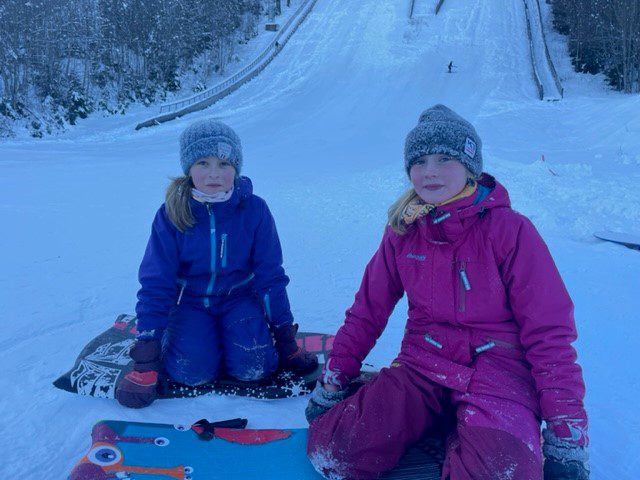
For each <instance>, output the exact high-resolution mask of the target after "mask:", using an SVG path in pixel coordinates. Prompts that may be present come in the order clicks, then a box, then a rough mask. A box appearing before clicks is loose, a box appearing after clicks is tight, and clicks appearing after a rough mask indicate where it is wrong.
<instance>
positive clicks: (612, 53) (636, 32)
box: [550, 0, 640, 93]
mask: <svg viewBox="0 0 640 480" xmlns="http://www.w3.org/2000/svg"><path fill="white" fill-rule="evenodd" d="M550 3H551V4H552V5H553V11H554V14H555V23H556V27H557V28H558V30H559V31H560V32H561V33H564V34H566V35H568V36H569V48H570V53H571V56H572V57H573V63H574V66H575V68H576V69H577V70H578V71H583V72H591V73H597V72H604V73H605V74H606V75H607V77H608V78H609V81H610V82H611V84H612V85H613V86H614V87H615V88H617V89H618V90H622V91H624V92H627V93H632V92H640V1H639V0H551V2H550Z"/></svg>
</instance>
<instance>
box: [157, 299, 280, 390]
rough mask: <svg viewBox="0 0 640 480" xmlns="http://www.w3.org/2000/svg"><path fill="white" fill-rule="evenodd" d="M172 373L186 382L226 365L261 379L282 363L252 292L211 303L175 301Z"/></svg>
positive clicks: (166, 351)
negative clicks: (248, 294) (176, 302)
mask: <svg viewBox="0 0 640 480" xmlns="http://www.w3.org/2000/svg"><path fill="white" fill-rule="evenodd" d="M162 343H163V363H164V368H165V371H166V373H167V374H168V375H169V377H170V378H171V379H172V380H174V381H176V382H179V383H184V384H186V385H193V386H195V385H201V384H203V383H207V382H210V381H212V380H215V379H216V378H217V377H218V376H219V375H220V373H221V371H222V369H223V368H224V371H225V373H226V374H227V375H229V376H231V377H234V378H236V379H238V380H243V381H251V380H260V379H263V378H266V377H268V376H270V375H271V374H273V373H274V372H275V371H276V369H277V368H278V354H277V352H276V350H275V348H274V346H273V340H272V338H271V333H270V331H269V326H268V324H267V320H266V318H265V314H264V311H263V309H262V307H261V305H260V304H259V303H258V301H257V300H256V299H255V298H253V297H249V296H239V297H233V298H229V297H225V298H224V301H218V302H215V301H214V302H212V305H211V306H210V307H209V308H205V307H204V306H201V305H198V304H197V303H195V302H186V303H181V304H179V305H176V306H175V307H174V309H173V310H172V312H171V315H170V319H169V325H168V326H167V329H166V331H165V334H164V338H163V342H162Z"/></svg>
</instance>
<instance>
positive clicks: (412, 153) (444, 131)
mask: <svg viewBox="0 0 640 480" xmlns="http://www.w3.org/2000/svg"><path fill="white" fill-rule="evenodd" d="M434 153H444V154H447V155H451V156H452V157H455V158H456V159H458V160H459V161H460V163H462V164H463V165H464V166H465V167H467V169H468V170H469V171H470V172H471V173H472V174H473V175H474V177H476V178H478V177H479V176H480V174H481V173H482V141H481V140H480V137H479V136H478V132H476V129H475V128H473V125H471V124H470V123H469V122H467V121H466V120H465V119H464V118H462V117H461V116H460V115H458V114H457V113H456V112H454V111H453V110H451V109H450V108H447V107H445V106H444V105H434V106H433V107H431V108H428V109H427V110H425V111H424V112H422V115H420V119H419V120H418V125H417V126H416V127H415V128H414V129H413V130H411V131H410V132H409V134H408V135H407V139H406V140H405V144H404V166H405V168H406V170H407V174H408V173H409V170H411V166H412V165H413V163H414V162H415V161H416V160H417V159H418V158H420V157H421V156H423V155H431V154H434Z"/></svg>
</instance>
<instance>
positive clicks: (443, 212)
mask: <svg viewBox="0 0 640 480" xmlns="http://www.w3.org/2000/svg"><path fill="white" fill-rule="evenodd" d="M495 208H511V201H510V200H509V193H508V192H507V190H506V189H505V188H504V186H502V185H501V184H500V183H499V182H498V181H496V179H495V178H494V177H492V176H491V175H489V174H487V173H483V174H482V175H481V177H480V178H479V179H478V190H477V192H476V193H475V195H471V196H470V197H466V198H461V199H460V200H458V201H455V202H453V203H449V204H446V205H442V206H439V207H437V208H434V209H433V210H432V211H431V213H430V214H429V215H427V216H425V217H423V218H421V219H419V220H418V221H417V222H416V223H417V224H418V225H417V226H418V229H419V230H420V234H421V235H422V237H423V238H424V239H425V240H427V241H432V242H437V243H456V242H457V241H458V240H459V239H460V238H461V237H462V236H463V234H464V233H465V231H466V230H467V229H468V228H469V227H470V226H471V225H473V224H474V223H475V222H476V221H478V220H479V219H481V218H482V217H483V216H484V215H485V214H486V213H487V212H488V211H489V210H492V209H495Z"/></svg>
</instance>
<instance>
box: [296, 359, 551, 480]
mask: <svg viewBox="0 0 640 480" xmlns="http://www.w3.org/2000/svg"><path fill="white" fill-rule="evenodd" d="M445 408H448V410H447V411H451V410H450V409H451V408H453V410H454V411H455V414H456V427H455V429H454V430H453V431H452V432H451V434H450V435H449V438H448V441H447V452H446V459H445V465H444V471H443V475H442V478H443V479H446V478H450V479H451V480H467V479H473V480H500V479H505V480H506V479H509V480H541V479H542V459H541V448H540V425H539V423H538V420H537V418H536V416H535V414H534V413H533V412H531V410H529V409H528V408H526V407H524V406H522V405H520V404H517V403H515V402H513V401H511V400H504V399H501V398H497V397H489V396H487V395H477V394H469V393H466V394H465V393H460V392H455V391H451V390H449V389H446V388H445V387H442V386H440V385H437V384H435V383H433V382H432V381H430V380H429V379H428V378H426V377H424V376H422V375H421V374H420V373H418V372H416V371H415V370H413V369H410V368H409V367H406V366H403V365H401V366H398V367H394V368H384V369H382V370H381V372H380V374H379V375H378V376H377V377H375V378H374V379H373V380H372V381H371V382H369V383H368V384H366V385H365V386H363V387H362V388H360V390H358V391H357V392H356V393H355V394H354V395H352V396H351V397H349V398H347V399H346V400H344V401H342V402H341V403H339V404H337V405H336V406H334V407H333V408H332V409H331V410H329V411H328V412H327V413H325V414H324V415H322V416H320V417H318V418H317V419H315V420H314V421H313V422H312V423H311V425H310V427H309V441H308V444H307V454H308V456H309V459H310V460H311V463H312V464H313V465H314V467H315V468H316V470H318V471H319V472H320V473H322V474H323V475H324V476H325V477H326V478H331V479H338V478H346V479H372V478H378V477H379V476H380V475H381V474H382V473H384V472H385V471H387V470H390V469H392V468H393V467H394V466H395V465H396V464H397V463H398V461H399V460H400V458H401V457H402V455H403V454H404V453H405V452H406V451H407V449H408V448H409V447H411V446H412V445H413V444H414V443H415V442H417V441H418V440H419V439H420V438H422V437H423V436H425V435H427V434H429V432H430V431H431V432H433V431H434V430H436V429H437V428H438V426H439V425H440V424H441V421H442V417H443V415H445Z"/></svg>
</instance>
